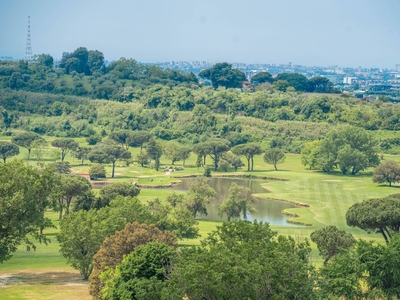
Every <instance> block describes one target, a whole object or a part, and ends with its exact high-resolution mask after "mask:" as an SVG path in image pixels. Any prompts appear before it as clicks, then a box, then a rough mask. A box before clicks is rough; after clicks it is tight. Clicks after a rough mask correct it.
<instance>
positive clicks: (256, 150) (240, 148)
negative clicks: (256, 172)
mask: <svg viewBox="0 0 400 300" xmlns="http://www.w3.org/2000/svg"><path fill="white" fill-rule="evenodd" d="M232 152H233V153H234V154H236V155H244V156H245V157H246V159H247V171H250V170H251V171H253V168H254V160H253V158H254V155H259V154H261V153H262V149H261V147H260V145H258V144H256V143H247V144H241V145H237V146H235V147H234V148H232ZM250 161H251V166H250Z"/></svg>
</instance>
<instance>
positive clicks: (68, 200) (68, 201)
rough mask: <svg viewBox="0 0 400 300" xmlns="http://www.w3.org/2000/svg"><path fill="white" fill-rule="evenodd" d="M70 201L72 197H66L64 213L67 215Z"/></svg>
mask: <svg viewBox="0 0 400 300" xmlns="http://www.w3.org/2000/svg"><path fill="white" fill-rule="evenodd" d="M71 201H72V197H71V198H67V203H66V204H67V205H66V207H65V214H66V215H69V207H70V206H71Z"/></svg>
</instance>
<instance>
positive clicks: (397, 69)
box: [394, 64, 400, 72]
mask: <svg viewBox="0 0 400 300" xmlns="http://www.w3.org/2000/svg"><path fill="white" fill-rule="evenodd" d="M394 69H395V70H396V72H400V64H397V65H396V68H394Z"/></svg>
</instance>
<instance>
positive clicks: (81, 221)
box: [57, 210, 109, 280]
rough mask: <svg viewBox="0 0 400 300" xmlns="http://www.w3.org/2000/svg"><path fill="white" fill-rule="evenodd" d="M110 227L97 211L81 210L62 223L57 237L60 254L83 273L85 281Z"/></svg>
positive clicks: (64, 219)
mask: <svg viewBox="0 0 400 300" xmlns="http://www.w3.org/2000/svg"><path fill="white" fill-rule="evenodd" d="M108 226H109V224H108V223H107V222H105V220H104V217H103V216H102V215H101V214H100V213H99V212H98V211H96V210H89V211H86V210H80V211H77V212H74V213H71V214H70V215H68V216H65V217H64V218H63V219H62V220H61V221H60V233H59V234H58V235H57V240H58V242H59V243H60V252H61V254H62V255H63V256H64V257H65V258H66V259H67V263H68V264H70V265H71V266H72V267H73V268H74V269H76V270H78V271H79V272H80V273H81V275H82V276H83V279H84V280H87V279H88V278H89V275H90V274H91V272H92V269H93V265H92V260H93V256H94V255H95V254H96V253H97V251H98V250H99V248H100V246H101V244H102V243H103V241H104V239H105V238H106V236H105V233H106V232H107V228H108Z"/></svg>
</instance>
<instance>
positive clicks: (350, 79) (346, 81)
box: [343, 77, 357, 84]
mask: <svg viewBox="0 0 400 300" xmlns="http://www.w3.org/2000/svg"><path fill="white" fill-rule="evenodd" d="M356 81H357V77H345V78H343V83H344V84H354V83H355V82H356Z"/></svg>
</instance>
